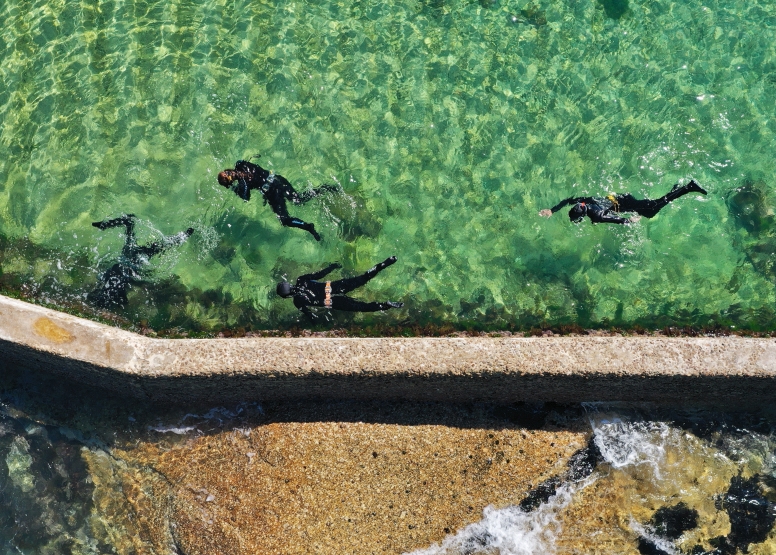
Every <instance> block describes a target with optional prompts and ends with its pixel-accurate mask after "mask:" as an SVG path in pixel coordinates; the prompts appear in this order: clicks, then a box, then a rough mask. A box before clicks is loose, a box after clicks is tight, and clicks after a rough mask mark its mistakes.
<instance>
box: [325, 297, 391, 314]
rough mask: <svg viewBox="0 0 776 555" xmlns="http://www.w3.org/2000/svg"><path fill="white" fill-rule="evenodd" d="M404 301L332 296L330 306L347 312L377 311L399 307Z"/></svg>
mask: <svg viewBox="0 0 776 555" xmlns="http://www.w3.org/2000/svg"><path fill="white" fill-rule="evenodd" d="M402 306H404V303H397V302H393V301H388V302H384V303H367V302H364V301H358V300H356V299H351V298H350V297H332V298H331V307H332V308H333V309H335V310H347V311H349V312H378V311H380V310H388V309H390V308H401V307H402Z"/></svg>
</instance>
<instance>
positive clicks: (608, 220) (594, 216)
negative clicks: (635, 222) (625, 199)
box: [587, 212, 630, 224]
mask: <svg viewBox="0 0 776 555" xmlns="http://www.w3.org/2000/svg"><path fill="white" fill-rule="evenodd" d="M587 215H588V216H590V221H591V222H593V223H594V224H627V223H630V220H629V219H628V218H621V217H619V216H614V215H612V214H611V213H609V212H601V213H597V212H588V213H587Z"/></svg>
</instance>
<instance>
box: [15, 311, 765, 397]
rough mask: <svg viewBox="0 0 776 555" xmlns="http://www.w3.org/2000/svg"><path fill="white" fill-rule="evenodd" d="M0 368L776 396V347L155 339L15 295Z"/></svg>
mask: <svg viewBox="0 0 776 555" xmlns="http://www.w3.org/2000/svg"><path fill="white" fill-rule="evenodd" d="M0 360H2V361H3V362H5V363H10V364H19V365H22V366H25V367H28V368H31V369H34V370H39V371H42V372H53V373H56V374H59V375H61V376H62V377H63V378H67V379H72V380H77V381H81V382H84V383H88V384H91V385H97V386H100V387H105V388H108V389H111V390H115V391H119V392H124V393H126V394H127V395H130V396H134V397H139V398H148V399H152V400H157V401H165V402H176V403H189V402H198V401H208V402H228V401H235V400H242V401H244V400H262V399H295V398H296V399H298V398H310V397H317V398H348V399H359V398H360V399H417V400H440V401H456V402H458V401H480V400H488V401H491V402H514V401H521V400H523V401H531V400H542V401H559V402H583V401H615V400H616V401H651V402H660V403H687V402H693V403H704V404H706V403H709V404H715V403H726V404H737V403H740V402H744V401H745V402H761V401H767V400H772V399H774V398H776V388H774V385H776V339H747V338H739V337H718V338H662V337H546V338H545V337H536V338H514V337H510V338H492V337H467V338H367V339H361V338H243V339H155V338H149V337H145V336H141V335H137V334H134V333H131V332H127V331H124V330H120V329H117V328H113V327H110V326H106V325H103V324H99V323H96V322H92V321H89V320H84V319H81V318H77V317H74V316H71V315H68V314H64V313H61V312H57V311H54V310H50V309H47V308H43V307H40V306H36V305H32V304H29V303H25V302H22V301H18V300H15V299H10V298H7V297H2V296H0Z"/></svg>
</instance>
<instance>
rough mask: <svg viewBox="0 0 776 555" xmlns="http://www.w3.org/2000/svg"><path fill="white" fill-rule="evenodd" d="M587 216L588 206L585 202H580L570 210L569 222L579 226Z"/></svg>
mask: <svg viewBox="0 0 776 555" xmlns="http://www.w3.org/2000/svg"><path fill="white" fill-rule="evenodd" d="M585 214H587V206H586V205H585V203H584V202H578V203H576V204H575V205H574V206H572V207H571V210H569V220H571V221H572V222H573V223H575V224H578V223H579V222H581V221H582V220H583V219H584V218H585Z"/></svg>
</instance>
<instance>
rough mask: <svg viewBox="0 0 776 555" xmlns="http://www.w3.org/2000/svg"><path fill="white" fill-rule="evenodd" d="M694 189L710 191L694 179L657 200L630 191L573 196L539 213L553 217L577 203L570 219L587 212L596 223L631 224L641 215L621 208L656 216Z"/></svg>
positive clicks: (677, 185) (575, 218)
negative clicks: (594, 195)
mask: <svg viewBox="0 0 776 555" xmlns="http://www.w3.org/2000/svg"><path fill="white" fill-rule="evenodd" d="M693 192H695V193H701V194H702V195H705V194H706V190H705V189H704V188H703V187H701V186H700V185H698V184H697V183H696V182H695V180H694V179H693V180H691V181H690V182H689V183H687V184H686V185H682V186H680V185H679V184H678V183H677V184H676V185H674V186H673V188H672V189H671V190H670V191H669V192H668V193H667V194H665V195H663V196H662V197H660V198H659V199H655V200H651V199H637V198H635V197H634V196H633V195H631V194H630V193H625V194H622V195H620V194H618V195H609V196H607V197H606V198H596V197H570V198H567V199H566V200H563V201H561V202H559V203H558V204H557V205H556V206H554V207H552V208H546V209H544V210H542V211H541V212H539V215H540V216H545V217H547V218H549V217H550V216H552V215H553V214H554V213H555V212H557V211H558V210H560V209H561V208H563V207H564V206H567V205H569V204H573V206H572V207H571V210H569V219H570V220H571V221H572V222H574V223H579V222H581V221H582V220H583V219H584V217H585V216H587V217H588V218H590V221H591V222H592V223H594V224H629V223H632V222H637V221H638V220H639V218H638V216H631V217H630V218H623V217H621V216H620V215H619V214H620V213H621V212H636V214H638V215H639V216H644V217H645V218H653V217H655V216H656V215H657V213H658V212H660V210H661V208H663V207H665V206H667V205H668V203H669V202H672V201H674V200H676V199H678V198H679V197H681V196H683V195H686V194H688V193H693Z"/></svg>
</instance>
